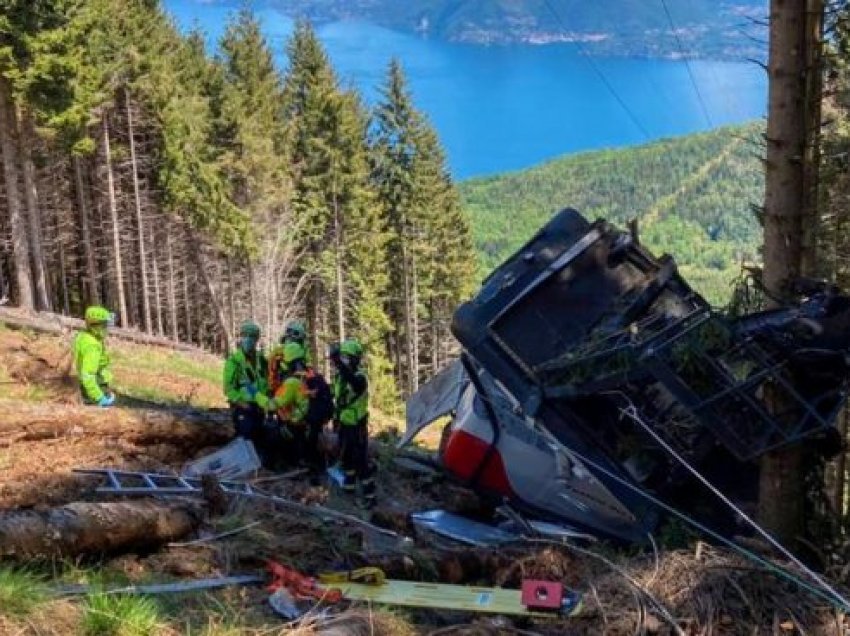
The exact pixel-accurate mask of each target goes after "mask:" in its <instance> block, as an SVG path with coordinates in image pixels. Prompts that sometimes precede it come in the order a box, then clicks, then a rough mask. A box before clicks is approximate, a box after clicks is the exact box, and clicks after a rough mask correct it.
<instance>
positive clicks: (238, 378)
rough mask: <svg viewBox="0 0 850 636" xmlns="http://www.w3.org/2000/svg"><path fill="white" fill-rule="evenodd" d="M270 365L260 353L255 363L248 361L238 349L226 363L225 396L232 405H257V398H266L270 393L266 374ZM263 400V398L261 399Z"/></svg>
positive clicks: (255, 355)
mask: <svg viewBox="0 0 850 636" xmlns="http://www.w3.org/2000/svg"><path fill="white" fill-rule="evenodd" d="M267 373H268V363H267V362H266V357H265V356H264V355H263V354H262V353H260V352H259V351H257V352H256V354H254V361H253V362H251V361H250V360H248V357H247V356H246V355H245V352H244V351H242V349H237V350H236V351H234V352H233V353H231V354H230V356H229V357H228V358H227V361H226V362H225V363H224V382H223V384H224V396H225V397H226V398H227V401H228V402H230V403H231V404H234V403H237V402H245V403H248V404H256V403H257V396H258V395H262V396H263V397H265V395H266V392H267V391H268V384H267V378H266V374H267ZM261 399H262V398H261Z"/></svg>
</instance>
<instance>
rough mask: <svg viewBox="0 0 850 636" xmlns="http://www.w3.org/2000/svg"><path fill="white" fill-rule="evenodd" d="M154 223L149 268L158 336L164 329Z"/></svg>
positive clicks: (162, 333) (161, 334)
mask: <svg viewBox="0 0 850 636" xmlns="http://www.w3.org/2000/svg"><path fill="white" fill-rule="evenodd" d="M157 245H158V243H157V240H156V225H151V250H152V251H151V269H152V271H153V301H154V316H155V317H156V333H157V334H158V335H160V336H163V335H165V329H163V326H162V288H161V286H160V280H159V258H158V256H159V255H158V254H157V249H156V246H157Z"/></svg>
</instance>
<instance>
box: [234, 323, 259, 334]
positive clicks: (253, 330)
mask: <svg viewBox="0 0 850 636" xmlns="http://www.w3.org/2000/svg"><path fill="white" fill-rule="evenodd" d="M239 335H240V336H248V337H250V338H259V337H260V326H259V325H258V324H257V323H255V322H251V321H250V320H249V321H247V322H243V323H242V326H241V327H239Z"/></svg>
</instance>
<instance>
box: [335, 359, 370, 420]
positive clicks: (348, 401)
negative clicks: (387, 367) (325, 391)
mask: <svg viewBox="0 0 850 636" xmlns="http://www.w3.org/2000/svg"><path fill="white" fill-rule="evenodd" d="M353 375H354V377H355V378H356V380H355V382H354V384H359V385H361V387H362V390H361V391H359V392H358V391H357V390H356V389H355V387H353V386H352V383H351V382H349V381H348V380H347V379H346V378H344V377H343V376H342V374H337V375H336V376H335V377H334V381H333V396H334V408H335V415H334V419H335V420H336V421H337V422H339V423H340V424H342V425H343V426H356V425H357V424H360V423H361V422H365V421H366V420H367V419H368V417H369V384H368V380H367V378H366V373H365V372H364V371H363V370H362V369H359V370H357V371H355V372H354V374H353Z"/></svg>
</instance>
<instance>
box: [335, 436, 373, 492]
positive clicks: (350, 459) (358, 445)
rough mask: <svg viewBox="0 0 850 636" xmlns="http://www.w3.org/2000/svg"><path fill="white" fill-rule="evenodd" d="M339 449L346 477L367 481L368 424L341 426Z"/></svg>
mask: <svg viewBox="0 0 850 636" xmlns="http://www.w3.org/2000/svg"><path fill="white" fill-rule="evenodd" d="M339 447H340V449H339V450H340V460H341V462H342V469H343V471H345V474H346V477H349V476H351V477H353V478H354V479H365V478H366V476H367V475H368V473H369V427H368V425H367V424H366V422H361V423H360V424H355V425H350V424H348V425H347V424H340V425H339Z"/></svg>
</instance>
